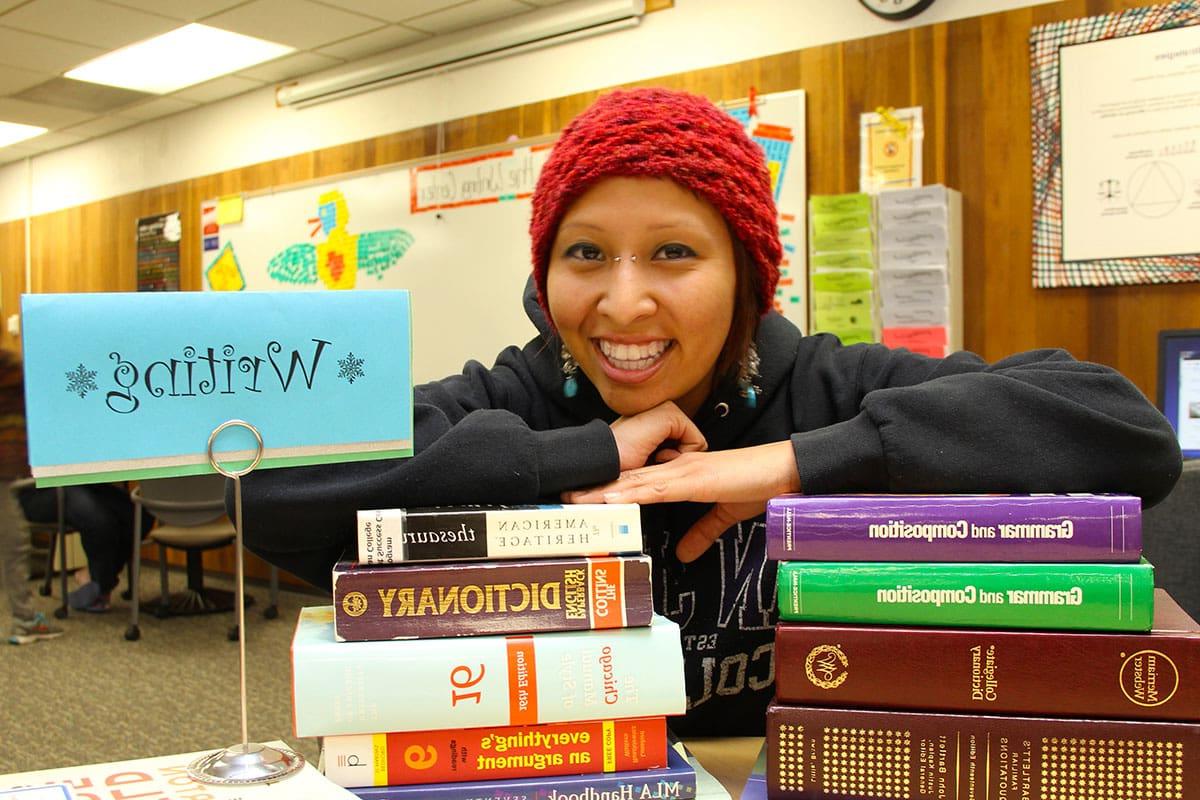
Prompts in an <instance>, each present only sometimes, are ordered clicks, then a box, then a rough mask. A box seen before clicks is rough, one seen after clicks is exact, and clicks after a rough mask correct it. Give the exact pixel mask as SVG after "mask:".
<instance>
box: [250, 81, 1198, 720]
mask: <svg viewBox="0 0 1200 800" xmlns="http://www.w3.org/2000/svg"><path fill="white" fill-rule="evenodd" d="M532 211H533V214H532V220H531V223H530V233H531V238H532V245H533V247H532V261H533V270H532V279H531V281H530V284H529V286H528V287H527V289H526V293H525V298H524V302H525V308H526V311H527V312H528V314H529V316H530V318H531V319H532V320H533V322H534V324H535V325H536V326H537V328H538V331H539V336H538V337H537V338H535V339H534V340H533V341H531V342H529V343H528V344H526V345H525V346H524V347H523V348H518V347H510V348H508V349H506V350H504V351H503V352H502V353H501V354H500V355H499V357H498V358H497V359H496V362H495V364H494V365H493V366H492V367H490V368H488V367H485V366H483V365H482V364H479V363H477V362H469V363H467V364H466V365H465V366H464V368H463V371H462V374H461V375H455V376H452V377H449V378H446V379H444V380H440V381H435V382H433V383H429V384H425V385H423V386H418V387H416V389H415V391H414V408H415V437H416V442H415V450H416V455H415V456H414V457H413V458H411V459H407V460H403V461H379V462H366V463H356V464H341V465H336V466H332V467H307V468H298V469H291V470H284V469H280V470H268V471H260V472H257V473H254V474H251V475H248V476H246V478H245V479H243V484H244V489H243V494H244V498H245V517H244V519H245V530H246V532H247V533H246V542H247V545H248V546H250V547H251V548H252V549H254V550H255V551H256V552H258V553H259V554H261V555H262V556H263V557H265V558H267V559H268V560H269V561H273V562H274V563H276V564H278V565H280V566H282V567H284V568H286V569H289V570H291V571H292V572H295V573H296V574H298V575H300V576H302V577H305V578H307V579H308V580H310V581H312V582H314V583H318V584H321V585H325V586H328V585H329V582H330V568H331V566H332V564H333V562H334V561H335V560H336V559H338V558H340V557H344V554H346V553H347V552H353V551H352V548H353V546H354V544H353V543H354V540H355V511H356V509H367V508H385V507H394V506H401V507H403V506H408V507H413V506H430V505H447V504H462V503H481V504H490V503H530V502H536V501H539V500H541V501H551V502H553V501H556V500H558V499H560V498H562V499H564V500H566V501H568V502H633V503H641V504H643V508H642V528H643V536H644V540H645V546H646V552H647V553H648V554H649V555H650V556H651V558H652V560H653V564H654V570H655V575H654V584H655V608H656V610H657V611H658V612H659V613H661V614H664V615H666V616H668V617H670V618H671V619H673V620H675V621H676V622H678V624H679V626H680V628H681V632H682V643H683V649H684V663H685V670H686V681H687V692H688V713H687V717H686V718H685V719H683V720H676V721H673V723H672V726H673V727H674V728H675V729H676V730H677V732H678V733H680V734H682V735H704V734H723V735H735V734H759V735H761V734H762V732H763V728H764V725H765V708H766V704H767V702H768V701H769V700H770V699H771V697H772V692H773V686H774V666H773V650H774V625H775V622H776V619H777V613H776V607H775V593H774V584H775V575H776V569H775V564H774V563H773V562H771V561H768V560H767V558H766V549H765V542H764V535H763V520H762V512H763V509H764V506H765V503H766V501H767V499H769V498H771V497H773V496H775V495H777V494H781V493H783V492H789V491H802V492H805V493H809V494H832V493H843V492H866V491H873V492H980V491H986V492H1021V491H1026V492H1028V491H1037V492H1066V491H1077V492H1088V491H1113V492H1115V491H1124V492H1130V493H1133V494H1138V495H1140V496H1141V497H1142V498H1143V499H1144V501H1145V502H1146V504H1147V505H1149V504H1151V503H1153V502H1155V501H1157V500H1159V499H1161V498H1162V497H1164V496H1165V495H1166V494H1167V492H1168V491H1169V489H1170V488H1171V486H1172V484H1173V483H1174V482H1175V479H1176V477H1177V476H1178V474H1179V470H1180V457H1179V449H1178V445H1177V444H1176V442H1175V437H1174V434H1173V431H1172V430H1171V428H1170V426H1169V425H1168V424H1167V423H1166V420H1164V419H1163V417H1162V415H1161V414H1159V413H1158V412H1157V411H1156V410H1155V409H1154V408H1153V407H1152V406H1151V405H1150V404H1149V403H1148V402H1147V401H1146V399H1145V398H1144V397H1143V396H1142V395H1141V393H1140V392H1138V390H1137V389H1136V388H1135V387H1134V386H1133V385H1132V384H1131V383H1129V382H1128V381H1127V380H1125V379H1124V378H1123V377H1122V376H1120V375H1119V374H1117V373H1116V372H1114V371H1112V370H1111V369H1108V368H1107V367H1103V366H1100V365H1097V364H1089V363H1084V362H1079V361H1076V360H1074V359H1073V358H1071V357H1070V356H1069V355H1068V354H1066V353H1065V352H1063V351H1061V350H1041V351H1036V352H1031V353H1025V354H1022V355H1018V356H1013V357H1011V358H1008V359H1005V360H1003V361H1000V362H997V363H995V364H987V363H986V362H984V361H983V360H982V359H980V358H979V357H978V356H975V355H973V354H971V353H965V352H964V353H955V354H954V355H951V356H949V357H947V358H945V359H933V358H927V357H925V356H920V355H916V354H913V353H909V352H907V351H905V350H889V349H888V348H885V347H883V346H880V345H854V346H850V347H843V346H842V344H841V343H840V342H839V341H838V340H837V339H836V338H835V337H833V336H829V335H825V334H818V335H815V336H803V335H802V334H801V333H800V331H798V330H797V329H796V328H795V326H793V325H792V324H791V323H790V322H788V321H787V320H785V319H784V318H783V317H782V316H780V315H779V314H777V313H775V312H774V311H773V308H772V306H773V299H774V296H775V287H776V284H777V282H778V280H779V264H780V259H781V247H780V242H779V234H778V228H777V216H776V211H775V207H774V203H773V200H772V195H771V190H770V179H769V175H768V172H767V168H766V164H765V161H764V158H763V154H762V151H761V150H759V149H758V147H757V146H756V145H754V144H753V142H751V141H750V139H749V138H748V137H747V136H746V134H745V133H744V131H743V130H742V127H741V126H740V124H738V123H737V122H735V121H734V120H733V119H732V118H731V117H729V116H728V115H727V114H725V113H724V112H722V111H721V110H720V109H718V108H717V107H716V106H714V105H713V104H712V103H710V102H709V101H707V100H705V99H704V98H700V97H696V96H694V95H690V94H685V93H682V92H671V91H666V90H662V89H638V90H633V91H617V92H613V93H611V94H608V95H605V96H603V97H601V98H600V99H599V100H598V101H597V102H596V103H595V104H594V105H593V106H592V107H591V108H589V109H588V110H587V111H585V112H584V113H583V114H582V115H580V116H579V117H578V118H576V119H575V120H574V121H573V122H572V123H571V124H570V125H568V126H567V128H566V129H565V130H564V131H563V133H562V136H561V137H560V138H559V140H558V142H557V144H556V145H555V147H554V150H553V152H552V153H551V155H550V157H549V158H548V160H547V161H546V164H545V166H544V167H543V170H542V173H541V176H540V178H539V181H538V185H537V189H536V191H535V192H534V196H533V209H532ZM379 402H386V399H385V398H379ZM647 668H648V669H653V668H654V665H647Z"/></svg>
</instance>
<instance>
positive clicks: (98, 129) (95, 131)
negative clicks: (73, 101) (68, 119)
mask: <svg viewBox="0 0 1200 800" xmlns="http://www.w3.org/2000/svg"><path fill="white" fill-rule="evenodd" d="M139 124H141V120H136V119H127V118H125V117H117V116H113V115H112V114H109V115H108V116H105V117H96V118H95V119H90V120H88V121H87V122H81V123H79V124H78V125H72V126H71V127H69V128H63V130H62V133H73V134H75V135H76V136H80V137H83V138H84V139H91V138H93V137H95V136H104V135H105V134H108V133H115V132H116V131H120V130H124V129H125V128H131V127H133V126H134V125H139Z"/></svg>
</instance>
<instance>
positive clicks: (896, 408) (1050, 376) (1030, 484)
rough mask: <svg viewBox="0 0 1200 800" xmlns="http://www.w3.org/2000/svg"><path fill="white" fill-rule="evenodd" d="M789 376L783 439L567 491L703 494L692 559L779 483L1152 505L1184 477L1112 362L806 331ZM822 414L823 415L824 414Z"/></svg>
mask: <svg viewBox="0 0 1200 800" xmlns="http://www.w3.org/2000/svg"><path fill="white" fill-rule="evenodd" d="M810 339H811V340H812V341H810V342H807V343H806V344H807V345H808V352H804V350H803V349H802V351H801V355H800V357H799V359H798V363H797V365H796V370H795V372H794V374H793V376H792V393H793V396H794V397H795V398H797V401H796V408H795V419H796V420H797V425H796V427H797V428H803V427H804V421H805V420H809V421H810V422H809V424H810V425H812V427H811V429H808V430H799V431H797V432H795V433H793V434H792V435H791V437H790V442H789V441H781V442H778V443H775V444H768V445H762V446H759V447H749V448H740V449H735V450H726V451H720V452H711V453H688V454H684V455H680V456H679V457H677V458H674V459H673V460H671V461H670V462H669V463H666V464H662V465H657V466H652V467H645V468H641V469H636V470H632V471H627V472H624V473H622V475H621V477H620V478H619V479H618V480H617V481H615V482H612V483H609V484H606V485H603V486H600V487H597V488H596V489H593V490H587V491H582V492H579V491H577V492H571V493H569V494H568V495H567V499H569V500H571V501H572V502H614V503H615V502H622V503H629V502H633V503H655V502H678V501H693V502H709V503H714V504H715V505H714V507H713V509H711V510H710V511H709V513H708V514H707V515H706V516H704V517H702V518H701V520H700V521H699V522H697V524H696V525H695V526H693V528H692V529H691V530H690V531H689V532H688V535H687V536H685V537H684V539H683V541H682V542H681V543H680V545H679V549H678V555H679V557H680V558H681V559H683V560H685V561H689V560H692V559H694V558H696V557H698V556H699V555H700V554H701V553H703V551H704V549H706V548H707V546H708V545H709V544H711V542H712V541H713V540H715V539H716V537H717V536H719V535H720V534H721V533H722V532H723V531H724V530H726V529H727V528H728V527H730V526H731V525H732V524H733V523H734V522H737V521H739V520H742V519H748V518H750V517H753V516H756V515H757V514H759V513H761V511H762V509H763V507H764V505H765V503H766V500H767V499H769V498H770V497H773V496H774V495H776V494H780V493H782V492H781V489H782V491H803V492H806V493H809V494H829V493H838V492H868V491H879V492H980V491H987V492H1069V491H1074V492H1084V491H1089V492H1129V493H1132V494H1137V495H1139V496H1141V497H1142V498H1143V499H1144V501H1145V503H1146V504H1147V505H1151V504H1153V503H1155V502H1157V501H1158V500H1160V499H1162V498H1163V497H1165V496H1166V494H1167V493H1168V492H1169V491H1170V489H1171V487H1172V486H1173V485H1174V483H1175V480H1176V479H1177V478H1178V475H1179V471H1180V468H1181V458H1180V452H1179V446H1178V442H1177V440H1176V438H1175V435H1174V432H1173V431H1172V429H1171V427H1170V425H1169V424H1168V423H1167V421H1166V420H1165V419H1164V418H1163V416H1162V415H1161V414H1160V413H1159V412H1158V411H1157V410H1156V409H1154V408H1153V406H1151V405H1150V403H1149V402H1148V401H1147V400H1146V398H1145V397H1144V396H1143V395H1142V394H1141V393H1140V392H1139V391H1138V390H1137V388H1136V387H1134V386H1133V384H1131V383H1130V382H1129V381H1128V380H1126V379H1125V378H1124V377H1122V376H1121V375H1120V374H1118V373H1117V372H1115V371H1114V370H1112V369H1109V368H1108V367H1104V366H1101V365H1098V364H1090V363H1087V362H1081V361H1076V360H1075V359H1073V358H1071V357H1070V356H1069V355H1067V354H1066V353H1065V352H1063V351H1061V350H1039V351H1033V352H1029V353H1023V354H1021V355H1017V356H1013V357H1012V358H1008V359H1005V360H1003V361H1000V362H997V363H996V364H992V365H989V364H987V363H986V362H984V361H983V360H982V359H980V358H979V357H978V356H975V355H973V354H971V353H956V354H954V355H952V356H950V357H948V358H946V359H932V358H927V357H924V356H919V355H915V354H913V353H909V352H907V351H894V350H889V349H888V348H884V347H881V346H878V345H866V346H861V345H860V346H853V347H842V346H841V345H840V344H838V343H837V341H836V339H834V338H833V337H821V336H818V337H810ZM821 420H823V421H824V422H823V423H822V422H821Z"/></svg>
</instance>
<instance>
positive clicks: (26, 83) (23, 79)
mask: <svg viewBox="0 0 1200 800" xmlns="http://www.w3.org/2000/svg"><path fill="white" fill-rule="evenodd" d="M53 77H54V75H52V74H51V73H49V72H30V71H29V70H27V69H21V68H20V67H8V66H0V96H3V95H6V94H15V93H17V92H19V91H21V90H22V89H28V88H29V87H30V86H37V85H38V84H39V83H45V82H46V81H48V80H50V79H51V78H53Z"/></svg>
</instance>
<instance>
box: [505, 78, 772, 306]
mask: <svg viewBox="0 0 1200 800" xmlns="http://www.w3.org/2000/svg"><path fill="white" fill-rule="evenodd" d="M614 176H646V177H664V178H670V179H671V180H673V181H675V182H676V183H678V184H680V185H682V186H684V187H686V188H688V189H691V190H692V191H693V192H696V193H697V194H699V195H700V196H701V197H703V198H704V199H705V200H707V201H708V202H709V203H711V204H712V206H713V208H715V209H716V210H717V211H718V212H719V213H720V214H721V216H722V217H724V218H725V222H726V223H727V224H728V225H729V228H730V230H731V231H732V232H733V234H734V235H735V236H736V237H737V238H738V240H739V241H740V242H741V243H742V245H743V247H745V249H746V254H747V256H748V257H749V262H750V264H751V265H752V266H753V269H754V270H755V273H756V275H755V288H756V289H757V294H758V305H759V312H760V313H762V314H765V313H766V312H767V311H768V310H770V308H771V305H772V301H773V300H774V296H775V284H776V283H778V282H779V261H780V259H781V257H782V253H783V249H782V247H781V245H780V242H779V226H778V222H777V221H776V217H775V199H774V197H773V195H772V193H771V177H770V173H769V172H768V171H767V165H766V160H765V158H764V156H763V151H762V148H760V147H759V146H758V145H757V144H755V143H754V142H752V141H751V140H750V138H749V137H748V136H746V132H745V131H744V130H743V129H742V126H741V124H739V123H738V122H737V121H736V120H735V119H733V117H731V116H730V115H729V114H726V113H725V112H724V111H722V110H721V109H719V108H717V107H716V106H715V105H713V104H712V103H711V102H710V101H709V100H707V99H706V98H703V97H699V96H697V95H693V94H688V93H687V92H676V91H671V90H669V89H633V90H628V91H624V90H619V91H614V92H612V93H610V94H606V95H604V96H602V97H601V98H600V99H598V100H597V101H596V102H595V103H593V104H592V105H591V107H589V108H588V109H587V110H586V111H584V112H583V113H582V114H580V115H579V116H578V117H576V118H575V119H574V120H572V121H571V123H570V124H569V125H567V127H566V128H565V129H564V130H563V132H562V136H560V137H559V139H558V141H557V142H556V143H555V145H554V150H553V151H552V152H551V153H550V157H549V158H548V159H547V160H546V165H545V166H544V167H542V173H541V176H540V177H539V178H538V182H537V188H536V189H535V190H534V192H533V219H532V220H531V221H530V223H529V234H530V238H531V239H532V240H533V277H534V281H535V282H536V283H537V291H538V303H539V304H541V306H542V310H543V311H544V312H545V313H546V319H547V320H548V321H550V322H551V324H553V321H552V320H551V319H550V309H549V307H548V305H547V301H546V270H547V268H548V267H549V264H550V249H551V247H553V245H554V237H555V236H556V235H557V233H558V225H559V223H560V222H561V221H562V218H563V215H564V214H565V213H566V212H567V209H568V208H569V207H570V206H571V204H572V203H573V202H575V200H577V199H578V198H579V196H580V195H582V194H583V193H584V192H585V191H586V190H587V189H588V188H589V187H590V186H591V185H592V184H594V183H596V182H597V181H599V180H601V179H603V178H609V177H614Z"/></svg>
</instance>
